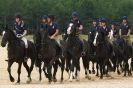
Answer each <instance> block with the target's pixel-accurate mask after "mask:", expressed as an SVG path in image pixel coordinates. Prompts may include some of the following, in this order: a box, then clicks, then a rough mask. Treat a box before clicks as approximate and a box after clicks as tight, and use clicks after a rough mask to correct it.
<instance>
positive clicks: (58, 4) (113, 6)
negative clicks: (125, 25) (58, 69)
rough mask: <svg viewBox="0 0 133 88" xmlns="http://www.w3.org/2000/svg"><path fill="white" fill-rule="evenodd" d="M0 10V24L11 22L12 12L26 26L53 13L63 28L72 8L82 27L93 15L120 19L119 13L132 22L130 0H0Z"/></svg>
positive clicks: (36, 24) (31, 25) (34, 23)
mask: <svg viewBox="0 0 133 88" xmlns="http://www.w3.org/2000/svg"><path fill="white" fill-rule="evenodd" d="M0 11H1V12H0V24H7V23H8V24H13V21H14V14H15V13H16V12H20V13H22V15H23V18H24V19H25V21H26V23H27V24H28V27H29V29H32V28H33V29H37V28H38V27H39V24H40V21H41V17H42V16H43V15H45V14H54V15H55V17H56V21H57V22H58V23H59V25H60V29H64V28H66V27H67V25H68V22H69V20H70V15H71V12H72V11H77V12H78V13H79V15H80V19H81V20H82V22H83V24H84V25H85V27H87V25H88V24H89V22H90V19H91V18H93V17H94V18H99V17H107V18H109V19H111V20H110V21H112V20H115V19H117V20H119V21H120V19H121V17H122V16H123V15H127V16H128V17H129V21H130V22H131V23H132V24H133V20H132V19H133V15H132V14H133V0H0ZM86 29H87V28H86Z"/></svg>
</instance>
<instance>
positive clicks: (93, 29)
mask: <svg viewBox="0 0 133 88" xmlns="http://www.w3.org/2000/svg"><path fill="white" fill-rule="evenodd" d="M97 30H98V24H97V19H95V18H94V19H93V20H92V25H91V28H90V29H89V35H88V40H89V39H90V40H92V41H93V39H94V36H95V35H94V34H95V32H96V31H97ZM90 35H91V36H90Z"/></svg>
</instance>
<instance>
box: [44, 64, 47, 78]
mask: <svg viewBox="0 0 133 88" xmlns="http://www.w3.org/2000/svg"><path fill="white" fill-rule="evenodd" d="M46 70H47V64H45V63H44V66H43V72H44V75H45V76H46V78H48V73H47V72H46Z"/></svg>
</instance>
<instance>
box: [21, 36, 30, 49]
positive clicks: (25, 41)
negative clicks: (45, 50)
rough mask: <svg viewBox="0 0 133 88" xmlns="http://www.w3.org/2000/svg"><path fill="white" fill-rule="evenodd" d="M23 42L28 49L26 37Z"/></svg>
mask: <svg viewBox="0 0 133 88" xmlns="http://www.w3.org/2000/svg"><path fill="white" fill-rule="evenodd" d="M21 40H22V41H24V44H25V48H28V41H27V39H26V38H25V37H23V38H22V39H21Z"/></svg>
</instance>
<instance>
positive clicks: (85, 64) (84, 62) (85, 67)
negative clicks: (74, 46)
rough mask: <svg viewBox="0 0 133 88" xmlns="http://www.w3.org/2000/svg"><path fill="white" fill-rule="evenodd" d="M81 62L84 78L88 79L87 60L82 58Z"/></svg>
mask: <svg viewBox="0 0 133 88" xmlns="http://www.w3.org/2000/svg"><path fill="white" fill-rule="evenodd" d="M82 62H83V67H84V69H85V78H88V72H87V71H88V70H89V69H88V68H89V67H88V66H89V65H88V64H89V62H88V61H87V59H86V57H85V56H84V57H82Z"/></svg>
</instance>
